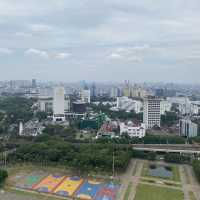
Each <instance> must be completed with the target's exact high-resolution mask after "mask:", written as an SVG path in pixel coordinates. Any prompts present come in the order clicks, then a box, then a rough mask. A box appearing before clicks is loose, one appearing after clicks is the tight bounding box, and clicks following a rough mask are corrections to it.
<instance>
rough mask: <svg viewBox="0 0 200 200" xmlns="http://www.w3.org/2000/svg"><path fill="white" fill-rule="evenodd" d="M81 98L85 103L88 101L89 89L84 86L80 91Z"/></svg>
mask: <svg viewBox="0 0 200 200" xmlns="http://www.w3.org/2000/svg"><path fill="white" fill-rule="evenodd" d="M81 100H82V101H83V102H85V103H90V90H89V89H87V88H85V89H84V90H82V91H81Z"/></svg>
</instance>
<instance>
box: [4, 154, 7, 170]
mask: <svg viewBox="0 0 200 200" xmlns="http://www.w3.org/2000/svg"><path fill="white" fill-rule="evenodd" d="M4 156H5V160H4V165H5V169H6V166H7V153H6V151H5V153H4Z"/></svg>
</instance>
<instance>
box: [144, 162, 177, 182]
mask: <svg viewBox="0 0 200 200" xmlns="http://www.w3.org/2000/svg"><path fill="white" fill-rule="evenodd" d="M170 167H172V172H173V177H172V178H164V177H159V176H158V177H155V176H154V177H153V176H149V175H148V170H149V164H148V163H145V164H144V167H143V170H142V176H143V177H151V178H153V179H166V180H171V181H176V182H180V173H179V168H178V166H175V165H170Z"/></svg>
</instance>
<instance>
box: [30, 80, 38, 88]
mask: <svg viewBox="0 0 200 200" xmlns="http://www.w3.org/2000/svg"><path fill="white" fill-rule="evenodd" d="M31 85H32V88H36V87H37V81H36V79H32V83H31Z"/></svg>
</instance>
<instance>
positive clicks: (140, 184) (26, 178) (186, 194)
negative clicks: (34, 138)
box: [0, 159, 200, 200]
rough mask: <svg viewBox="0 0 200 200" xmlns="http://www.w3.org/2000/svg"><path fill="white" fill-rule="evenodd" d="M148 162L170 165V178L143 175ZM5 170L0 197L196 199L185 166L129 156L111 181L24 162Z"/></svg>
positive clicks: (197, 190) (197, 191)
mask: <svg viewBox="0 0 200 200" xmlns="http://www.w3.org/2000/svg"><path fill="white" fill-rule="evenodd" d="M152 163H153V164H154V165H158V166H168V167H171V169H170V170H169V171H170V172H171V173H172V174H173V177H170V178H162V177H154V176H148V175H146V173H147V170H148V169H149V165H150V164H152ZM151 169H155V168H151ZM8 171H9V178H8V180H7V184H6V187H5V190H6V191H5V193H4V194H1V195H0V200H47V199H48V200H59V199H66V200H72V199H84V200H86V199H87V200H105V199H106V200H143V199H145V200H165V199H166V197H167V200H168V199H170V200H200V187H199V185H198V183H197V181H196V179H195V176H194V173H193V171H192V168H191V166H188V165H175V164H166V163H164V162H150V161H145V160H135V159H132V160H131V162H130V164H129V167H128V169H127V171H126V172H125V173H124V174H121V175H120V176H116V180H115V181H114V183H112V182H110V179H108V178H107V177H108V176H107V177H106V178H102V177H103V176H102V177H101V178H100V176H99V177H94V176H89V178H88V177H87V176H80V174H79V176H77V175H76V173H73V172H71V171H70V170H68V169H65V168H59V167H38V166H33V165H30V166H29V165H28V166H25V165H24V166H16V167H14V168H10V169H8ZM159 172H160V171H159ZM161 172H163V171H162V170H161ZM186 172H187V174H186ZM153 175H154V174H153ZM159 176H160V175H159ZM188 179H189V181H188Z"/></svg>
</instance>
